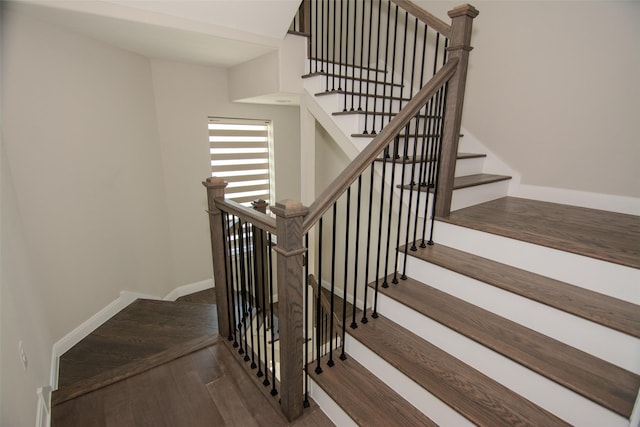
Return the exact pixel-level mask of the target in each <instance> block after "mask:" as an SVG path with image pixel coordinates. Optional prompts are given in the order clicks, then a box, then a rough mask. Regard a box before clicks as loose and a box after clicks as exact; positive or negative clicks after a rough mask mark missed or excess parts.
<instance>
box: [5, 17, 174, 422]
mask: <svg viewBox="0 0 640 427" xmlns="http://www.w3.org/2000/svg"><path fill="white" fill-rule="evenodd" d="M2 19H3V20H2V82H1V83H2V89H3V91H2V114H3V117H2V132H3V144H4V149H5V155H3V167H2V172H3V177H2V202H3V205H2V214H3V217H2V228H3V229H2V309H3V310H2V331H1V332H2V352H3V357H2V383H1V388H2V421H1V424H2V425H3V426H4V425H7V426H18V425H20V426H21V425H34V424H35V420H34V418H35V414H36V405H35V401H36V400H35V396H36V386H43V385H45V384H48V383H49V369H50V360H51V359H50V358H51V346H52V344H53V342H55V341H57V340H58V339H60V338H61V337H62V336H64V335H65V334H66V333H68V332H69V331H71V330H72V329H73V328H75V327H76V326H78V325H79V324H80V323H82V322H83V321H85V320H86V319H88V318H89V317H90V316H92V315H93V314H94V313H96V312H97V311H98V310H100V309H101V308H103V307H104V306H106V305H107V304H108V303H110V302H111V301H113V300H115V299H116V298H117V297H118V296H119V292H120V291H121V290H130V291H138V292H142V293H148V294H156V295H158V294H159V295H163V294H165V293H167V292H168V291H169V290H170V289H172V288H173V283H174V281H173V279H172V272H171V263H170V262H169V260H170V258H169V254H170V252H169V246H170V242H169V234H168V216H167V212H166V202H165V198H164V185H163V183H162V169H161V162H160V152H159V150H158V147H157V145H156V141H157V128H156V121H155V114H154V101H153V90H152V89H153V88H152V85H151V79H150V66H149V61H148V60H146V59H145V58H142V57H140V56H138V55H134V54H130V53H128V52H125V51H122V50H119V49H114V48H112V47H110V46H107V45H104V44H102V43H99V42H95V41H92V40H90V39H88V38H86V37H82V36H78V35H76V34H73V33H71V32H67V31H64V30H61V29H59V28H56V27H53V26H50V25H48V24H46V23H43V22H39V21H35V20H32V19H30V18H28V17H26V16H22V15H19V14H14V13H12V12H8V11H6V10H4V11H3V17H2ZM18 340H22V341H23V343H24V346H25V349H26V351H27V355H28V357H29V365H28V370H27V371H26V372H24V371H23V369H22V367H21V366H20V364H19V363H20V362H19V360H16V357H17V354H18V352H17V348H18Z"/></svg>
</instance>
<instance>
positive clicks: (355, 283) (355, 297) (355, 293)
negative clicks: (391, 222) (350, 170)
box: [350, 174, 366, 329]
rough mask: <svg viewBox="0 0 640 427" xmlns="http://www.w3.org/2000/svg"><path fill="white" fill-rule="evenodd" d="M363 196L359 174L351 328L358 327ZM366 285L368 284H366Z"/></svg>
mask: <svg viewBox="0 0 640 427" xmlns="http://www.w3.org/2000/svg"><path fill="white" fill-rule="evenodd" d="M361 196H362V174H360V175H359V176H358V202H357V205H356V242H355V244H356V247H355V254H354V259H355V260H356V262H355V265H354V267H353V316H352V317H351V325H350V326H351V329H356V328H357V327H358V323H356V306H357V305H358V248H359V247H360V200H361ZM365 286H366V285H365Z"/></svg>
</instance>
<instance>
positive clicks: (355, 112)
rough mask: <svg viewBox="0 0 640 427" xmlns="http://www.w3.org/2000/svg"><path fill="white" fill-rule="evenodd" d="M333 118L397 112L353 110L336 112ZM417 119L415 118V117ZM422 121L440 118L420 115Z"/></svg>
mask: <svg viewBox="0 0 640 427" xmlns="http://www.w3.org/2000/svg"><path fill="white" fill-rule="evenodd" d="M331 114H332V115H333V116H353V115H358V114H366V115H368V116H392V117H393V116H397V115H398V113H397V112H389V111H372V110H368V111H365V110H353V111H336V112H335V113H331ZM414 118H415V116H414ZM418 118H420V119H425V118H431V119H436V118H439V116H436V115H420V116H418Z"/></svg>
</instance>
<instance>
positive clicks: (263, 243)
mask: <svg viewBox="0 0 640 427" xmlns="http://www.w3.org/2000/svg"><path fill="white" fill-rule="evenodd" d="M260 237H261V242H260V247H261V248H262V251H263V253H262V286H263V289H262V325H263V328H262V329H263V330H262V337H263V340H264V381H262V384H263V385H264V386H265V387H266V386H268V385H269V384H270V382H269V351H268V349H269V340H268V339H267V332H268V330H269V328H268V327H269V326H270V327H271V328H272V329H273V324H272V323H271V324H270V323H269V322H268V321H267V312H269V311H270V310H267V301H268V300H267V293H268V292H269V278H268V274H267V271H268V269H269V254H268V252H267V251H268V250H269V249H268V243H267V241H266V240H265V238H266V233H265V232H264V230H260ZM270 300H271V298H270V297H269V301H270ZM271 345H272V346H274V345H275V343H273V342H272V343H271Z"/></svg>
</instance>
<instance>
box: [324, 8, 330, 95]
mask: <svg viewBox="0 0 640 427" xmlns="http://www.w3.org/2000/svg"><path fill="white" fill-rule="evenodd" d="M325 3H326V4H327V11H326V16H325V10H324V7H323V8H322V33H323V36H324V37H323V40H324V41H325V43H323V44H324V46H323V49H322V51H323V52H322V61H323V65H322V68H324V66H325V65H326V66H327V72H326V74H325V92H329V91H330V89H329V0H325ZM325 23H326V24H327V28H326V31H325V28H324V25H325ZM325 50H326V53H327V54H326V55H325V54H324V53H325V52H324V51H325Z"/></svg>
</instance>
